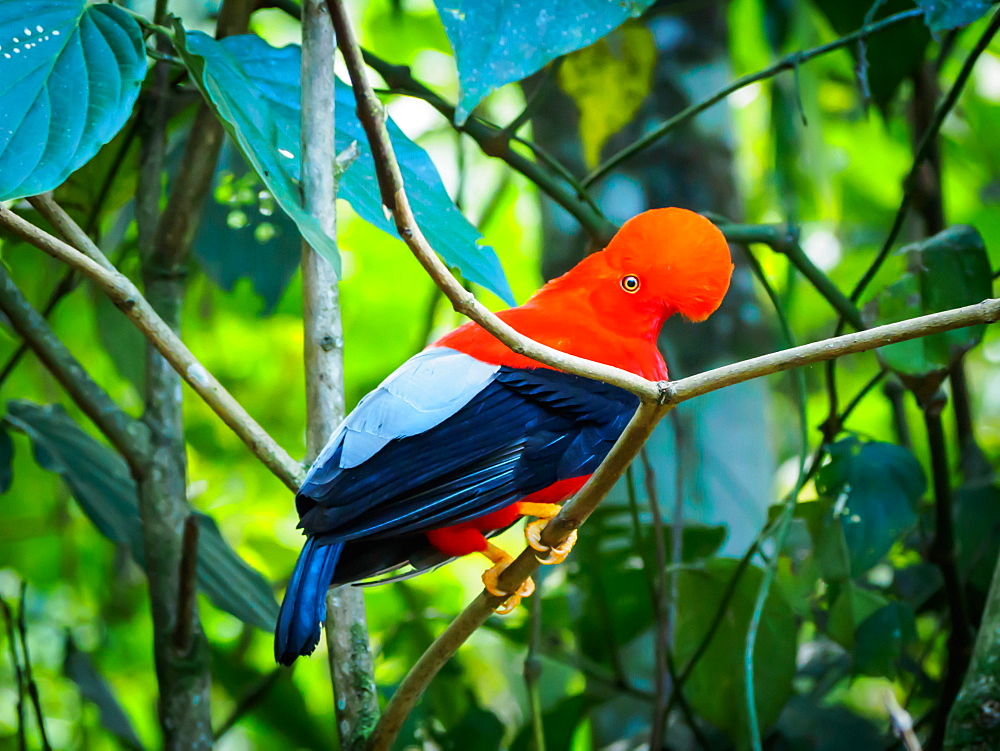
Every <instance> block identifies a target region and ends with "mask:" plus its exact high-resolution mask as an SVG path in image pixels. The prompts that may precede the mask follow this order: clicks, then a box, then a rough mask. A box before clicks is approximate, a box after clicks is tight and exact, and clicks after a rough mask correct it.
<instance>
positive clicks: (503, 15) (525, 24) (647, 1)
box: [435, 0, 652, 125]
mask: <svg viewBox="0 0 1000 751" xmlns="http://www.w3.org/2000/svg"><path fill="white" fill-rule="evenodd" d="M435 5H437V9H438V14H439V15H440V16H441V21H442V22H443V23H444V28H445V31H447V32H448V40H449V41H450V42H451V46H452V49H454V50H455V60H456V62H457V64H458V78H459V81H460V83H461V96H460V98H459V101H458V107H457V109H456V111H455V122H456V123H457V124H459V125H461V124H462V123H464V122H465V121H466V119H467V118H468V117H469V114H470V113H471V112H472V110H473V109H475V107H476V105H477V104H479V103H480V102H481V101H482V100H483V99H485V98H486V96H487V95H488V94H489V93H490V92H492V91H493V90H495V89H498V88H500V87H501V86H503V85H504V84H507V83H511V82H512V81H518V80H520V79H522V78H525V77H527V76H529V75H531V74H532V73H534V72H535V71H537V70H540V69H541V68H542V67H543V66H544V65H545V64H546V63H548V62H549V61H550V60H552V59H553V58H555V57H558V56H559V55H565V54H566V53H567V52H572V51H573V50H578V49H581V48H583V47H587V46H588V45H590V44H593V43H594V42H596V41H597V40H598V39H600V38H601V37H602V36H604V35H605V34H607V33H608V32H609V31H611V30H612V29H614V28H615V27H617V26H619V25H620V24H622V23H623V22H625V21H626V20H628V18H630V17H632V16H638V15H639V14H640V13H641V12H642V11H643V10H645V9H646V8H648V7H649V6H650V5H652V0H626V1H625V2H615V3H608V2H605V1H604V0H555V1H554V2H550V3H548V4H547V6H546V8H545V9H544V11H543V12H542V13H541V14H540V15H539V13H538V6H536V5H533V4H531V3H522V2H518V1H517V0H435ZM566 18H572V19H573V23H571V24H567V23H566V22H565V19H566ZM484 39H489V40H490V43H489V44H483V40H484Z"/></svg>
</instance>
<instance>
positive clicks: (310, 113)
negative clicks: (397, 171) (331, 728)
mask: <svg viewBox="0 0 1000 751" xmlns="http://www.w3.org/2000/svg"><path fill="white" fill-rule="evenodd" d="M336 50H337V47H336V40H335V38H334V33H333V27H332V25H331V23H330V15H329V12H328V10H327V8H326V5H325V3H324V1H323V0H304V2H303V4H302V193H303V199H304V204H305V208H306V210H307V211H308V212H309V213H311V214H312V215H313V216H314V217H316V219H317V220H318V221H319V223H320V226H321V227H322V228H323V231H324V232H325V233H326V234H327V235H328V236H329V237H330V238H333V239H334V240H335V241H336V237H337V214H336V202H337V176H336V174H335V163H336V156H337V152H336V145H335V140H334V125H335V123H334V106H333V103H334V70H333V61H334V57H335V54H336ZM302 298H303V301H302V308H303V311H302V313H303V330H304V334H305V336H304V354H305V376H306V414H307V430H306V436H307V441H306V444H307V454H308V458H309V459H310V460H312V459H314V458H315V457H316V456H317V455H318V454H319V452H320V451H321V450H322V449H323V446H324V445H325V444H326V442H327V438H328V437H329V436H330V434H331V433H333V431H334V430H335V429H336V427H337V425H339V424H340V422H341V420H343V419H344V349H343V347H344V337H343V323H342V321H341V317H340V299H339V293H338V289H337V274H336V272H335V271H334V270H333V267H332V266H331V265H330V264H329V262H328V261H327V260H326V259H324V258H323V257H322V256H320V255H319V253H316V252H315V251H314V250H313V249H312V248H310V247H309V245H308V244H306V243H305V242H303V243H302ZM326 643H327V658H328V660H329V663H330V677H331V679H332V684H333V693H334V699H335V701H334V706H335V708H336V728H337V735H338V737H339V739H340V747H341V748H342V749H345V751H353V750H354V749H358V748H360V747H361V746H362V744H363V743H364V741H365V738H366V737H367V735H368V733H369V732H371V729H372V727H373V726H374V724H375V720H376V719H377V718H378V694H377V692H376V689H375V676H374V669H373V666H372V655H371V647H370V645H369V641H368V618H367V615H366V613H365V598H364V591H363V590H362V589H359V588H357V587H335V588H331V589H329V590H327V593H326Z"/></svg>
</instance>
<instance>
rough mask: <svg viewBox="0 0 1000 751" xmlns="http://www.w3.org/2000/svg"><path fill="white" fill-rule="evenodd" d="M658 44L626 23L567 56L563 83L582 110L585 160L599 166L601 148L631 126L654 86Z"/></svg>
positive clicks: (561, 73) (649, 34) (644, 30)
mask: <svg viewBox="0 0 1000 751" xmlns="http://www.w3.org/2000/svg"><path fill="white" fill-rule="evenodd" d="M655 63H656V42H655V40H654V39H653V34H652V32H650V30H649V29H647V28H646V27H645V26H643V25H642V24H640V23H626V24H623V25H622V26H621V27H619V28H618V29H616V30H615V31H613V32H611V33H610V34H608V35H607V36H606V37H604V38H603V39H600V40H598V41H597V42H594V44H592V45H590V46H589V47H585V48H584V49H582V50H577V51H576V52H573V53H571V54H569V55H567V56H566V59H565V60H563V62H562V65H561V66H560V68H559V85H560V86H561V87H562V89H563V91H565V92H566V93H567V94H569V95H570V96H571V97H572V98H573V101H574V102H576V106H577V107H578V108H579V110H580V141H581V142H582V143H583V157H584V161H585V162H586V163H587V165H588V166H590V167H596V166H597V163H598V161H599V160H600V157H601V148H602V147H603V146H604V144H605V142H606V141H607V140H608V138H610V137H611V136H612V135H614V134H615V133H617V132H618V131H619V130H620V129H621V128H623V127H625V126H626V125H628V123H629V122H631V121H632V118H633V117H634V116H635V113H636V112H638V111H639V107H640V105H642V102H643V100H644V99H645V98H646V96H647V95H648V94H649V87H650V86H651V85H652V83H653V66H654V64H655Z"/></svg>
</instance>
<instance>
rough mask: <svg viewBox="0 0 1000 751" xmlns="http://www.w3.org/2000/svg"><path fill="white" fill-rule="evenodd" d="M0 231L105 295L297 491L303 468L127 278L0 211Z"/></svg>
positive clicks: (250, 446) (258, 454) (286, 482)
mask: <svg viewBox="0 0 1000 751" xmlns="http://www.w3.org/2000/svg"><path fill="white" fill-rule="evenodd" d="M0 227H3V228H5V229H7V230H8V231H10V232H11V233H13V234H15V235H17V236H18V237H20V238H21V239H23V240H25V241H27V242H28V243H30V244H32V245H34V246H35V247H36V248H39V249H40V250H43V251H45V252H46V253H48V254H49V255H50V256H52V257H53V258H56V259H58V260H60V261H62V262H63V263H66V264H67V265H69V266H71V267H73V268H75V269H77V270H79V271H80V272H82V273H83V274H84V275H85V276H87V277H88V278H89V279H91V280H92V281H94V282H96V283H97V285H98V286H99V287H100V288H101V289H102V290H103V291H104V292H105V293H106V294H107V295H108V297H109V298H110V299H111V301H112V302H113V303H114V304H115V305H116V306H117V307H118V308H119V309H120V310H121V311H122V312H123V313H125V315H126V316H127V317H128V318H129V320H131V321H132V323H134V324H135V325H136V327H137V328H138V329H139V330H140V331H142V333H143V334H144V335H145V336H146V337H147V338H148V339H149V340H150V341H151V342H152V343H153V345H154V346H155V347H156V348H157V350H159V352H160V354H162V355H163V356H164V357H165V358H166V359H167V360H168V361H169V362H170V364H171V365H172V366H173V367H174V369H175V370H176V371H177V372H178V373H180V375H181V377H182V378H184V380H185V381H187V382H188V384H189V385H190V386H191V388H193V389H194V390H195V392H196V393H197V394H198V395H199V396H200V397H201V398H202V399H203V400H204V401H205V403H206V404H208V406H209V407H211V408H212V410H213V411H214V412H215V413H216V414H217V415H219V417H220V418H222V421H223V422H225V423H226V425H228V426H229V427H230V428H231V429H232V430H233V432H234V433H236V435H237V436H239V437H240V439H242V440H243V442H244V443H246V445H247V446H248V447H249V448H250V450H251V451H252V452H253V453H254V454H255V455H256V456H257V457H258V458H259V459H260V460H261V461H262V462H263V463H264V464H265V465H266V466H267V467H268V469H270V470H271V471H272V472H273V473H274V474H275V475H276V476H277V477H278V478H279V479H280V480H281V481H282V482H284V483H285V485H286V486H288V487H289V488H291V489H292V490H297V489H298V487H299V485H300V484H301V480H302V474H303V473H302V468H301V466H300V465H299V464H298V462H296V461H295V460H294V459H292V458H291V457H290V456H289V455H288V453H287V452H286V451H285V450H284V449H283V448H281V447H280V446H279V445H278V444H277V443H275V441H274V439H273V438H271V436H270V435H268V434H267V433H266V432H265V431H264V429H263V428H261V427H260V425H258V424H257V422H256V421H255V420H254V419H253V418H252V417H250V415H249V414H248V413H247V411H246V410H245V409H244V408H243V407H242V406H241V405H240V404H239V402H237V401H236V400H235V399H234V398H233V396H232V395H231V394H230V393H229V392H228V391H226V389H225V388H224V387H223V386H222V384H221V383H219V381H218V380H217V379H216V378H215V376H213V375H212V374H211V373H209V372H208V371H207V370H206V369H205V366H204V365H202V364H201V363H200V362H199V361H198V359H197V358H196V357H195V356H194V355H193V354H191V351H190V350H189V349H188V348H187V346H186V345H185V344H184V343H183V342H182V341H181V340H180V338H179V337H178V336H177V335H176V334H175V333H174V332H173V331H172V330H171V328H170V327H169V326H168V325H167V324H166V323H164V322H163V320H162V319H161V318H160V317H159V315H157V313H156V312H155V311H154V310H153V309H152V307H151V306H150V304H149V303H148V302H147V301H146V299H145V298H144V297H143V296H142V294H141V293H140V292H139V290H138V289H137V288H136V286H135V285H134V284H132V282H131V281H130V280H129V279H128V277H126V276H124V275H123V274H121V273H119V272H117V271H109V270H108V269H105V268H104V267H103V266H101V265H100V264H98V263H96V262H95V261H92V260H91V259H89V258H88V257H87V256H85V255H84V254H83V253H81V252H80V251H78V250H77V249H76V248H73V247H72V246H70V245H67V244H66V243H64V242H63V241H62V240H59V239H58V238H56V237H53V236H52V235H50V234H48V233H47V232H45V231H44V230H41V229H39V228H38V227H36V226H35V225H33V224H31V223H30V222H28V221H26V220H24V219H22V218H21V217H20V216H18V215H17V214H15V213H14V212H12V211H11V210H10V209H7V208H5V207H3V206H0Z"/></svg>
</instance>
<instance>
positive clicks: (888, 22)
mask: <svg viewBox="0 0 1000 751" xmlns="http://www.w3.org/2000/svg"><path fill="white" fill-rule="evenodd" d="M922 13H923V11H922V10H921V9H919V8H914V9H913V10H907V11H903V12H902V13H896V14H895V15H892V16H889V17H888V18H883V19H882V20H881V21H878V22H876V23H873V24H871V25H870V26H864V27H862V28H860V29H858V30H857V31H854V32H852V33H850V34H846V35H844V36H842V37H840V38H838V39H834V40H833V41H832V42H827V43H826V44H821V45H819V46H818V47H812V48H810V49H807V50H800V51H798V52H793V53H792V54H790V55H786V56H785V57H783V58H781V59H780V60H778V61H777V62H776V63H774V64H773V65H771V66H769V67H767V68H764V69H763V70H759V71H757V72H756V73H751V74H749V75H746V76H742V77H740V78H737V79H736V80H735V81H733V82H732V83H731V84H729V85H728V86H726V87H724V88H722V89H720V90H719V91H717V92H716V93H715V94H713V95H712V96H710V97H708V98H707V99H704V100H702V101H701V102H698V103H697V104H692V105H691V106H690V107H687V108H686V109H684V110H682V111H680V112H678V113H677V114H676V115H674V116H673V117H671V118H670V119H668V120H665V121H664V122H663V123H661V124H660V125H658V126H656V128H654V129H653V130H651V131H649V132H648V133H647V134H646V135H644V136H643V137H642V138H640V139H638V140H637V141H635V142H633V143H631V144H629V145H628V146H626V147H625V148H623V149H622V150H621V151H619V152H618V153H617V154H614V155H613V156H611V157H609V158H608V159H607V161H605V162H604V163H603V164H601V165H600V166H598V167H597V168H596V169H594V170H593V171H592V172H591V173H590V174H589V175H587V176H586V177H585V178H584V179H583V186H584V187H585V188H588V187H590V186H591V185H593V184H594V182H596V181H597V180H599V179H600V178H601V177H603V176H604V175H606V174H607V173H608V172H610V171H611V170H612V169H614V168H615V167H617V166H618V165H619V164H621V163H622V162H624V161H625V160H626V159H629V158H630V157H632V156H634V155H635V154H638V153H639V152H641V151H643V150H644V149H646V148H648V147H649V146H651V145H652V144H654V143H656V142H657V141H658V140H660V139H661V138H663V137H664V136H666V135H667V133H669V132H670V131H671V130H673V129H674V128H675V127H677V126H678V125H680V124H681V123H683V122H684V121H685V120H688V119H690V118H692V117H694V116H695V115H698V114H700V113H702V112H704V111H705V110H707V109H709V108H710V107H712V106H713V105H715V104H718V103H719V102H721V101H722V100H723V99H725V98H726V97H728V96H729V95H730V94H732V93H733V92H735V91H739V90H740V89H742V88H744V87H746V86H749V85H750V84H754V83H757V82H758V81H763V80H766V79H768V78H772V77H774V76H776V75H778V74H779V73H781V72H782V71H786V70H795V69H796V68H797V67H798V66H799V65H801V64H802V63H804V62H807V61H809V60H812V59H813V58H815V57H819V56H820V55H825V54H826V53H827V52H832V51H833V50H836V49H840V48H841V47H847V46H849V45H851V44H853V43H854V42H856V41H857V40H858V39H860V38H862V37H865V36H868V35H870V34H874V33H875V32H878V31H882V30H883V29H887V28H889V27H890V26H894V25H895V24H897V23H900V22H902V21H907V20H909V19H911V18H917V17H918V16H920V15H921V14H922Z"/></svg>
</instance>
